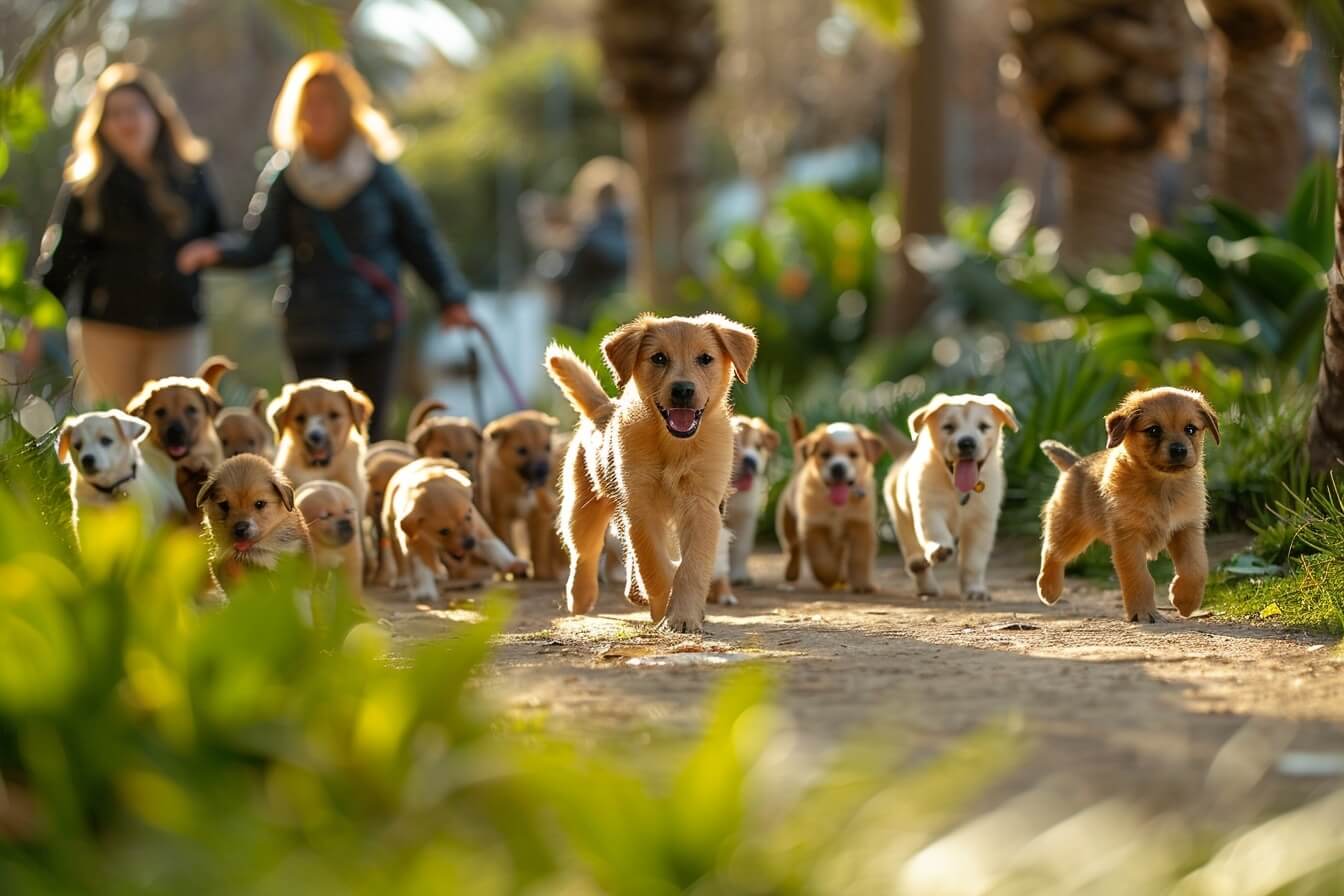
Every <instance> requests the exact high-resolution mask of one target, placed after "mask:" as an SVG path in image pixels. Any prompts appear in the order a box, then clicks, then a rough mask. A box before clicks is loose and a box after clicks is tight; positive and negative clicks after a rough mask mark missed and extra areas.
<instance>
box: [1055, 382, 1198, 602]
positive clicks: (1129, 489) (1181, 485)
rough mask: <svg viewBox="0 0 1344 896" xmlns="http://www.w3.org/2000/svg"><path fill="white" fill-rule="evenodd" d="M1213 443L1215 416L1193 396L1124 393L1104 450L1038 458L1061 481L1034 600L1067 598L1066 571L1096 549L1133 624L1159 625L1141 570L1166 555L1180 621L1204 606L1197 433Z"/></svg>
mask: <svg viewBox="0 0 1344 896" xmlns="http://www.w3.org/2000/svg"><path fill="white" fill-rule="evenodd" d="M1205 432H1208V433H1209V434H1210V435H1211V436H1213V441H1214V443H1215V444H1217V443H1218V441H1219V438H1220V437H1219V434H1218V415H1217V414H1215V413H1214V411H1213V408H1211V407H1209V403H1208V402H1207V401H1205V400H1204V396H1203V395H1200V394H1199V393H1198V392H1190V391H1187V390H1185V389H1172V388H1166V387H1164V388H1160V389H1150V390H1148V391H1147V392H1131V393H1130V394H1129V395H1128V396H1127V397H1126V398H1125V400H1124V402H1122V403H1121V405H1120V407H1119V408H1117V409H1116V410H1115V411H1114V412H1112V413H1111V414H1110V415H1109V416H1107V418H1106V450H1105V451H1098V452H1097V453H1095V454H1089V455H1088V456H1087V457H1079V456H1078V455H1077V454H1075V453H1074V452H1073V451H1071V450H1070V449H1068V448H1066V447H1065V446H1063V445H1061V444H1059V443H1058V442H1042V443H1041V450H1043V451H1044V452H1045V453H1046V455H1047V456H1048V457H1049V458H1050V460H1051V461H1053V462H1054V464H1055V466H1057V467H1059V469H1060V470H1062V471H1063V475H1062V476H1060V477H1059V482H1058V483H1056V484H1055V493H1054V495H1052V496H1051V498H1050V500H1049V502H1048V503H1047V504H1046V505H1045V509H1044V510H1043V511H1042V513H1041V519H1042V523H1043V526H1044V532H1043V535H1044V544H1043V545H1042V547H1041V574H1040V576H1039V577H1038V578H1037V579H1036V592H1037V593H1038V594H1039V595H1040V598H1041V600H1043V601H1045V602H1046V603H1047V604H1053V603H1054V602H1055V601H1057V600H1059V596H1060V594H1062V593H1063V591H1064V566H1065V564H1067V563H1068V562H1069V561H1070V560H1072V559H1073V558H1075V557H1077V556H1078V555H1079V554H1081V553H1082V552H1083V551H1084V550H1086V549H1087V546H1088V545H1090V544H1091V543H1092V542H1093V541H1097V540H1100V541H1103V542H1105V543H1106V544H1108V545H1110V546H1111V561H1112V562H1113V563H1114V564H1115V573H1116V576H1118V577H1119V579H1120V591H1121V592H1122V594H1123V595H1124V601H1125V618H1126V619H1128V620H1129V621H1130V622H1161V621H1162V617H1161V615H1160V614H1159V613H1158V611H1157V602H1156V600H1155V598H1154V591H1155V590H1156V586H1155V585H1154V584H1153V577H1152V576H1151V575H1150V574H1149V572H1148V561H1149V560H1151V559H1153V558H1154V557H1156V556H1157V555H1158V553H1160V552H1161V551H1162V550H1164V549H1165V550H1166V551H1167V553H1169V554H1170V555H1171V560H1172V563H1173V564H1174V565H1175V567H1176V577H1175V578H1174V579H1173V580H1172V582H1171V589H1170V592H1169V596H1170V598H1171V603H1172V606H1174V607H1175V608H1176V609H1177V610H1178V611H1180V614H1181V615H1182V616H1189V615H1190V614H1191V613H1193V612H1195V611H1196V610H1198V609H1199V605H1200V602H1201V601H1202V600H1203V599H1204V581H1205V579H1206V578H1207V577H1208V570H1209V558H1208V555H1207V553H1206V552H1205V548H1204V523H1205V520H1206V518H1207V516H1208V499H1207V497H1206V495H1205V491H1204V433H1205Z"/></svg>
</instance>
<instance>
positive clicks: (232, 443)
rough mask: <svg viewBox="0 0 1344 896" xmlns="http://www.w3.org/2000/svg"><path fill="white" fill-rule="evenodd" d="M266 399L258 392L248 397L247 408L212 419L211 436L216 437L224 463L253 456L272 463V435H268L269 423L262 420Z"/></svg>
mask: <svg viewBox="0 0 1344 896" xmlns="http://www.w3.org/2000/svg"><path fill="white" fill-rule="evenodd" d="M269 399H270V396H269V395H268V394H267V392H266V390H265V389H258V390H257V391H256V392H253V393H252V403H251V405H250V406H247V407H227V408H224V409H222V410H221V411H220V412H219V413H218V414H216V415H215V432H217V433H218V434H219V444H220V447H221V448H223V450H224V457H225V458H226V459H227V458H230V457H237V456H238V455H240V454H256V455H259V456H261V457H264V458H266V459H267V460H269V461H274V460H275V433H273V432H271V423H270V421H269V420H268V419H267V418H266V405H267V402H268V400H269Z"/></svg>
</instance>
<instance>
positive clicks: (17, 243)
mask: <svg viewBox="0 0 1344 896" xmlns="http://www.w3.org/2000/svg"><path fill="white" fill-rule="evenodd" d="M27 257H28V244H27V243H25V242H24V241H23V240H9V241H8V242H4V243H0V290H8V289H12V288H13V287H15V286H17V285H19V284H21V283H23V263H24V261H25V260H26V259H27Z"/></svg>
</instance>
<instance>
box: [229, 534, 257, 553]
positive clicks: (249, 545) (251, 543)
mask: <svg viewBox="0 0 1344 896" xmlns="http://www.w3.org/2000/svg"><path fill="white" fill-rule="evenodd" d="M256 546H257V542H256V539H254V538H246V539H243V540H242V541H236V540H235V541H234V543H233V552H234V553H235V554H246V553H247V552H248V551H250V550H252V549H253V548H254V547H256Z"/></svg>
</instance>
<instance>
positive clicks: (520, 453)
mask: <svg viewBox="0 0 1344 896" xmlns="http://www.w3.org/2000/svg"><path fill="white" fill-rule="evenodd" d="M518 456H519V457H527V446H526V445H519V446H518Z"/></svg>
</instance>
